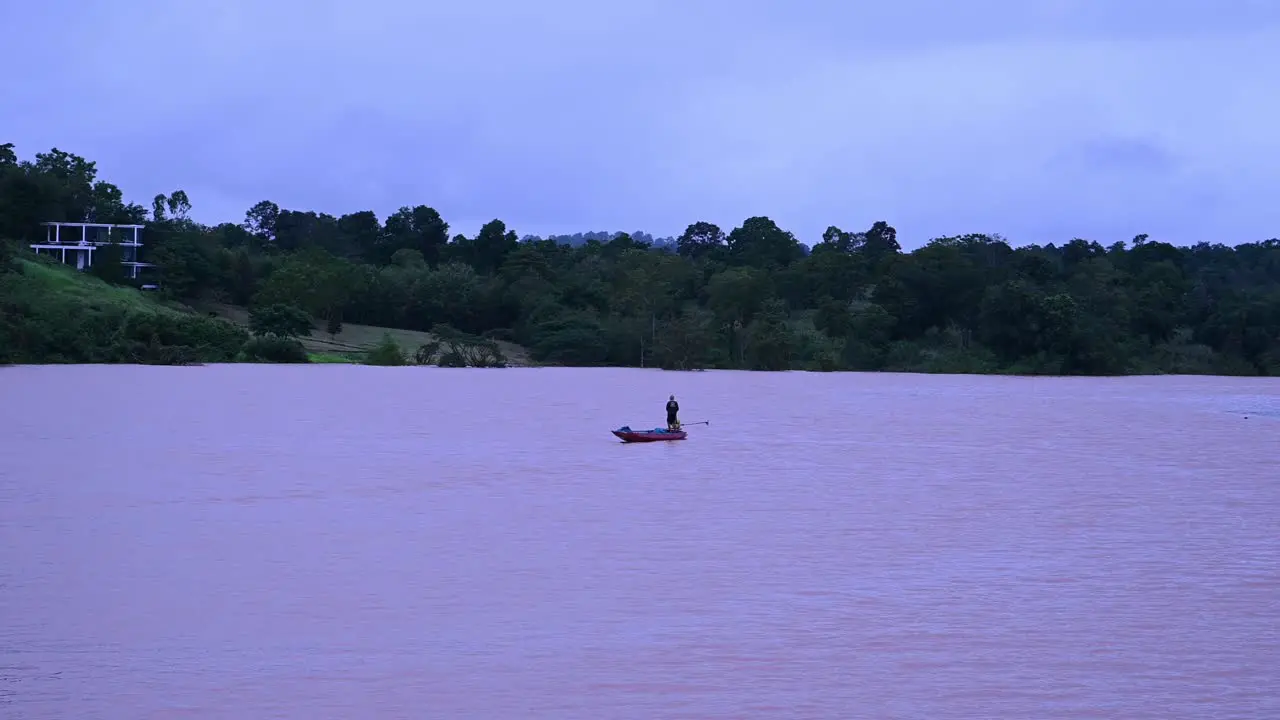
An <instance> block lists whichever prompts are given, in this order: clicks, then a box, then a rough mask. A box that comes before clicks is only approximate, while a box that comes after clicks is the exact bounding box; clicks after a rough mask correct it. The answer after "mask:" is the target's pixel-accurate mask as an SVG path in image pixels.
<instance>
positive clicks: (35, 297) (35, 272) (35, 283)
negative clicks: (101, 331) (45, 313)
mask: <svg viewBox="0 0 1280 720" xmlns="http://www.w3.org/2000/svg"><path fill="white" fill-rule="evenodd" d="M18 265H19V266H20V269H21V272H20V273H16V274H11V275H8V276H6V278H7V282H9V283H11V286H10V287H9V291H10V293H11V294H12V295H11V296H12V297H15V298H19V299H22V300H29V301H32V302H36V303H39V302H49V301H64V302H65V301H70V302H75V303H77V304H78V305H81V306H83V307H85V308H88V309H101V308H105V307H108V306H115V307H124V308H128V309H131V310H140V311H147V312H156V313H169V314H178V313H183V312H187V311H186V310H184V309H183V308H181V307H180V306H177V305H171V304H167V303H165V302H162V301H161V300H160V298H159V297H158V296H155V295H152V294H150V293H144V292H142V291H141V290H137V289H135V288H130V287H118V286H115V285H108V284H107V283H105V282H103V281H102V280H99V279H98V278H96V277H94V276H93V275H90V274H88V273H84V272H80V271H78V270H76V269H75V268H73V267H71V266H68V265H61V264H52V263H49V262H46V261H43V260H34V259H28V258H22V259H20V260H18Z"/></svg>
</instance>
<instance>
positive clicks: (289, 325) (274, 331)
mask: <svg viewBox="0 0 1280 720" xmlns="http://www.w3.org/2000/svg"><path fill="white" fill-rule="evenodd" d="M249 331H250V332H252V333H253V334H254V335H257V336H259V337H262V336H268V335H272V336H275V337H282V338H299V337H307V336H308V335H310V334H311V316H309V315H307V313H306V312H305V311H303V310H302V309H300V308H296V307H293V306H292V305H283V304H275V305H266V306H261V307H255V308H253V309H252V310H250V311H249Z"/></svg>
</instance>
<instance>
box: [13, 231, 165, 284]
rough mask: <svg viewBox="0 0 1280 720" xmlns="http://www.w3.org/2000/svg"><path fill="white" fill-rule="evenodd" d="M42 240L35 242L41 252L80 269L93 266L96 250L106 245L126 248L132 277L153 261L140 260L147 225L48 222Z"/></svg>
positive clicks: (37, 250) (124, 260)
mask: <svg viewBox="0 0 1280 720" xmlns="http://www.w3.org/2000/svg"><path fill="white" fill-rule="evenodd" d="M41 225H43V226H44V228H45V238H44V242H42V243H32V244H31V249H32V250H34V251H35V252H36V254H37V255H53V256H54V257H56V258H58V259H59V260H60V261H61V262H62V263H63V264H68V263H69V264H73V265H75V266H76V269H77V270H86V269H88V268H91V267H93V251H94V250H97V249H98V248H100V247H102V246H103V245H112V244H115V245H119V246H120V249H121V251H123V255H124V257H123V259H122V260H121V264H123V265H124V266H125V267H126V268H127V269H128V273H129V277H130V278H137V277H138V271H139V270H141V269H142V268H147V267H153V265H152V264H151V263H144V262H138V250H139V248H141V247H142V241H141V240H140V239H139V236H140V235H141V231H142V228H143V227H145V226H143V225H108V224H106V223H75V222H47V223H41Z"/></svg>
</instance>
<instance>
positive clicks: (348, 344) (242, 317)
mask: <svg viewBox="0 0 1280 720" xmlns="http://www.w3.org/2000/svg"><path fill="white" fill-rule="evenodd" d="M208 309H209V311H210V312H213V313H216V314H217V315H218V316H219V317H223V318H226V319H227V320H230V321H232V322H234V323H236V324H237V325H240V326H242V327H245V328H248V327H249V311H248V309H247V308H243V307H240V306H238V305H225V304H220V303H214V304H210V305H208ZM383 335H390V336H391V339H393V340H395V341H396V344H397V345H399V346H400V349H401V350H403V351H404V352H405V354H406V355H409V356H410V357H413V353H414V352H416V351H417V349H418V348H420V347H422V346H423V345H425V344H426V343H429V342H432V341H434V340H435V339H436V338H435V336H434V335H432V334H431V333H425V332H419V331H417V330H400V329H396V328H384V327H377V326H374V325H345V324H344V325H343V326H342V332H340V333H338V334H336V335H332V336H331V335H329V333H326V332H325V331H324V328H317V329H315V330H313V331H312V333H311V336H310V337H305V338H302V346H303V347H304V348H306V349H307V352H308V353H309V354H310V355H311V359H312V362H328V363H338V362H347V363H350V362H360V361H362V360H363V358H364V354H365V353H367V352H368V351H369V350H370V349H371V348H373V347H374V346H375V345H377V344H378V343H380V342H382V337H383ZM498 346H499V347H500V348H502V352H503V354H505V355H506V356H507V362H508V364H509V365H511V366H528V365H531V364H532V363H531V362H530V360H529V352H528V351H527V350H525V349H524V348H522V347H520V346H519V345H514V344H512V343H507V342H499V343H498ZM318 358H319V359H318Z"/></svg>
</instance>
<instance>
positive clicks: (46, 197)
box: [0, 145, 1280, 375]
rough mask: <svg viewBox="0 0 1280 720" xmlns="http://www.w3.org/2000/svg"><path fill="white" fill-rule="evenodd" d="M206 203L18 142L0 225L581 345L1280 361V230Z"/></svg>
mask: <svg viewBox="0 0 1280 720" xmlns="http://www.w3.org/2000/svg"><path fill="white" fill-rule="evenodd" d="M190 213H191V201H190V199H189V198H188V197H187V195H186V193H184V192H183V191H181V190H177V191H174V192H172V193H168V194H164V195H159V196H157V197H156V198H154V199H153V201H152V203H151V204H150V207H144V206H142V205H138V204H135V203H126V202H125V201H124V198H123V193H122V192H121V191H120V190H119V189H118V188H117V187H116V186H114V185H111V184H110V183H107V182H105V181H101V180H99V179H98V178H97V173H96V166H95V164H94V163H92V162H90V161H87V160H85V159H84V158H80V157H78V156H76V155H74V154H70V153H66V152H63V151H60V150H57V149H54V150H51V151H50V152H48V153H40V154H37V155H36V156H35V158H34V160H31V161H20V160H19V159H18V157H17V155H16V153H15V152H14V150H13V146H12V145H4V146H0V237H7V238H11V239H14V240H18V241H23V240H25V239H27V238H30V237H35V236H41V237H42V235H40V233H41V232H42V231H41V230H40V228H39V223H40V222H43V221H57V220H61V221H86V220H90V221H95V222H111V223H116V222H136V223H145V225H146V230H145V231H144V243H145V244H146V245H145V247H144V252H145V253H146V255H145V257H144V258H143V259H144V260H147V261H149V262H153V263H155V264H156V266H157V267H156V268H155V273H156V274H155V276H154V277H153V280H158V281H159V282H160V284H161V285H162V287H163V292H164V293H165V294H167V295H169V296H171V297H173V298H175V299H178V300H181V301H184V302H188V303H198V302H200V301H205V300H218V301H223V302H229V303H232V304H236V305H243V306H247V307H250V308H258V309H259V310H260V311H264V310H263V309H265V308H277V309H278V308H281V307H285V308H292V309H295V310H297V311H299V312H301V313H304V314H305V315H306V316H307V317H309V318H311V319H312V320H313V321H314V322H315V323H316V324H317V325H319V326H323V327H325V328H326V329H327V330H328V331H329V332H337V331H338V330H340V329H341V327H342V325H343V323H359V324H363V325H374V326H383V327H388V328H403V329H411V330H423V331H430V330H432V329H441V331H442V332H450V331H452V332H457V333H460V334H463V335H466V336H469V337H477V338H485V339H489V340H505V341H510V342H514V343H517V344H520V345H522V346H524V347H526V348H528V350H529V352H530V355H531V357H532V358H533V359H534V360H536V361H538V362H541V363H547V364H560V365H574V366H592V365H617V366H638V367H660V368H667V369H702V368H725V369H749V370H787V369H801V370H821V371H832V370H901V371H922V372H1016V373H1037V374H1089V375H1114V374H1126V373H1160V372H1167V373H1216V374H1240V375H1259V374H1261V375H1280V240H1276V239H1270V240H1265V241H1261V242H1253V243H1246V244H1241V245H1237V246H1234V247H1232V246H1228V245H1225V244H1222V243H1219V242H1213V241H1212V239H1206V240H1205V241H1203V242H1200V243H1198V244H1195V245H1193V246H1190V247H1180V246H1174V245H1172V244H1169V243H1166V242H1162V241H1160V240H1158V239H1152V238H1150V237H1148V236H1146V235H1139V236H1137V237H1135V238H1132V240H1130V241H1127V242H1123V241H1122V242H1113V243H1110V244H1108V245H1103V244H1101V243H1099V242H1097V241H1093V240H1088V239H1082V238H1074V239H1069V240H1067V241H1066V242H1063V243H1061V244H1052V243H1051V244H1047V245H1022V246H1018V247H1014V246H1013V245H1012V244H1011V243H1010V242H1009V241H1007V240H1006V239H1004V238H1002V237H1000V236H998V235H988V234H980V233H970V234H962V235H955V236H950V237H940V238H934V239H932V240H930V241H928V242H927V243H926V244H925V245H924V246H923V247H920V248H918V249H915V250H913V251H910V252H904V251H903V249H902V247H901V245H900V244H899V241H898V238H897V232H896V231H895V229H894V228H893V226H892V225H890V224H889V223H888V222H885V221H877V222H874V223H872V224H870V226H869V227H866V228H865V229H855V230H846V229H842V228H838V227H835V226H832V227H829V228H827V230H826V232H825V233H823V236H822V239H821V241H820V242H817V243H816V244H814V245H813V247H812V248H810V247H808V246H806V245H804V244H803V243H801V242H800V241H799V240H798V239H797V238H796V237H795V235H793V234H792V233H791V232H788V231H787V230H785V229H784V228H781V227H779V226H778V224H777V223H775V222H774V221H773V220H771V219H770V218H768V217H764V216H757V217H751V218H747V219H745V220H743V221H742V223H741V224H740V225H739V226H737V227H734V228H730V229H728V230H725V229H723V228H721V227H719V226H717V225H716V224H714V223H711V222H706V221H698V222H694V223H692V224H690V225H689V226H688V227H687V228H686V229H685V230H684V232H683V233H681V234H680V235H679V236H678V237H675V238H654V237H652V236H649V235H647V234H645V233H639V232H637V233H624V232H607V233H580V234H578V235H576V236H557V237H549V238H541V237H536V236H523V237H521V236H518V235H517V233H516V232H514V231H513V230H512V229H510V228H508V227H507V226H506V224H505V223H503V222H502V221H501V220H493V221H491V222H489V223H487V224H485V225H484V226H483V227H482V228H481V229H480V230H479V232H478V233H477V234H476V235H475V236H473V237H467V236H465V235H462V234H451V230H450V227H449V224H448V222H447V221H446V220H445V219H444V218H443V217H442V216H441V215H440V213H438V212H437V211H436V210H435V209H433V208H431V207H429V206H427V205H418V206H416V207H403V208H401V209H399V210H398V211H396V212H395V213H392V214H391V215H390V216H388V217H386V218H382V219H380V218H379V217H378V216H377V215H376V214H375V213H374V212H372V211H369V210H364V211H359V212H352V213H349V214H345V215H340V216H335V215H330V214H326V213H318V212H313V211H303V210H291V209H286V208H281V207H280V206H279V205H277V204H276V203H273V202H271V201H266V200H264V201H262V202H259V203H257V204H256V205H254V206H253V207H251V208H249V210H248V211H247V212H246V214H245V217H244V219H243V221H242V222H239V223H230V222H228V223H222V224H219V225H212V226H211V225H203V224H200V223H197V222H195V221H193V220H192V219H191V218H190ZM19 247H20V246H19ZM11 252H12V251H11ZM100 272H108V271H106V270H103V271H100ZM109 279H110V281H111V282H115V283H120V284H125V283H127V282H128V281H127V280H126V279H124V278H122V277H111V278H109Z"/></svg>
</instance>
